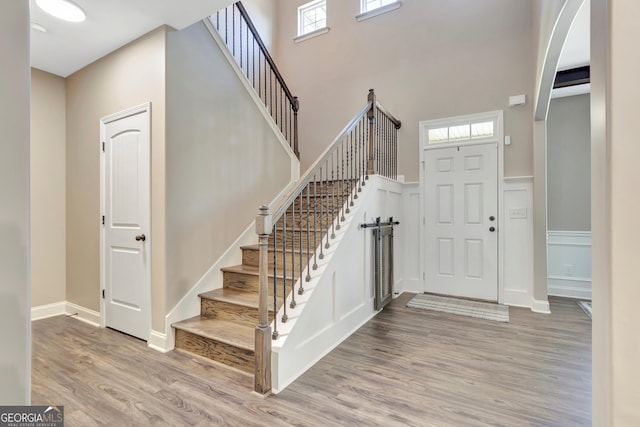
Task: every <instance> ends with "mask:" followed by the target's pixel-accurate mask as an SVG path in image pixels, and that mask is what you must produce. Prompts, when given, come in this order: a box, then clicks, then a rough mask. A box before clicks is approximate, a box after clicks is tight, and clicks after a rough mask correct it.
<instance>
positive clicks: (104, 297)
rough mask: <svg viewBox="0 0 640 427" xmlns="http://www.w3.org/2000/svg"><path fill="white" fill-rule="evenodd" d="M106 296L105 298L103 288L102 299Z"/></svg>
mask: <svg viewBox="0 0 640 427" xmlns="http://www.w3.org/2000/svg"><path fill="white" fill-rule="evenodd" d="M104 298H105V296H104V289H103V290H102V299H104Z"/></svg>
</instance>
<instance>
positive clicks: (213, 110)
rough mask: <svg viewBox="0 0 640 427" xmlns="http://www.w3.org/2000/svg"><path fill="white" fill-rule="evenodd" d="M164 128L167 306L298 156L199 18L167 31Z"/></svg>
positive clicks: (269, 195)
mask: <svg viewBox="0 0 640 427" xmlns="http://www.w3.org/2000/svg"><path fill="white" fill-rule="evenodd" d="M166 130H167V157H166V168H167V177H166V183H167V194H166V197H167V199H166V209H167V211H166V212H167V259H166V272H167V284H168V287H167V307H166V308H167V311H169V310H171V309H172V308H173V307H174V306H175V305H176V304H177V303H178V302H179V301H180V299H181V298H182V297H183V296H184V295H185V294H187V292H188V291H189V290H190V289H191V288H192V287H193V286H194V285H195V284H196V283H197V282H198V281H199V280H200V278H201V277H202V276H203V275H204V274H205V273H206V272H207V271H208V269H209V268H210V267H211V265H212V264H213V263H214V262H215V261H216V260H218V259H219V258H220V257H221V256H222V255H223V254H224V253H225V251H226V250H227V248H228V247H229V246H230V245H231V244H232V243H233V242H234V241H235V240H236V239H237V238H238V236H240V235H241V234H242V233H243V232H244V231H245V230H246V229H247V227H248V226H249V225H250V224H251V223H252V221H253V220H254V219H255V217H256V215H257V212H258V207H259V205H260V204H264V203H267V204H268V203H270V202H271V201H272V200H273V199H274V198H275V196H276V195H278V194H279V193H280V192H281V191H282V190H283V189H284V188H285V187H286V186H287V185H288V184H289V183H290V181H291V180H292V179H293V177H292V161H294V162H295V163H296V164H297V160H292V152H291V150H290V149H288V147H285V146H284V145H283V144H282V143H281V141H280V139H278V137H277V136H276V134H275V133H274V131H273V129H272V127H271V126H270V125H269V123H268V122H267V121H266V120H265V118H264V116H263V115H262V113H261V111H260V110H259V108H258V106H257V105H256V103H255V102H254V100H253V99H252V97H251V96H250V94H249V92H248V91H247V90H246V88H245V86H243V84H242V83H241V81H240V80H239V79H238V76H237V75H236V73H235V72H234V70H233V69H232V67H231V65H230V64H229V63H228V62H227V59H226V58H225V56H224V55H223V53H222V51H221V50H220V48H219V47H218V45H217V44H216V43H215V42H214V40H213V39H212V36H211V34H210V33H209V32H208V30H207V29H206V28H205V26H204V24H202V23H196V24H194V25H192V26H190V27H187V28H185V29H184V30H181V31H173V32H171V33H169V35H168V40H167V127H166ZM293 158H294V159H295V156H294V157H293ZM256 239H257V237H256Z"/></svg>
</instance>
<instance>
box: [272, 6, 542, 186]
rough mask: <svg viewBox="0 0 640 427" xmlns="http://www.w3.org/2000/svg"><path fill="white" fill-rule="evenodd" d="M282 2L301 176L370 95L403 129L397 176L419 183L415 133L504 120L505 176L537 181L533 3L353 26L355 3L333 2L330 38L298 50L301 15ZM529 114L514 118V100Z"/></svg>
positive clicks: (411, 10) (428, 9)
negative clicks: (444, 121) (494, 117)
mask: <svg viewBox="0 0 640 427" xmlns="http://www.w3.org/2000/svg"><path fill="white" fill-rule="evenodd" d="M305 1H306V0H295V1H292V0H278V2H277V5H278V10H277V12H278V37H277V44H276V61H277V63H278V64H279V66H280V67H281V70H282V72H283V74H284V77H285V79H286V80H287V82H288V84H289V85H290V87H291V90H292V91H293V93H294V95H297V96H299V97H300V131H301V134H300V135H301V136H300V152H301V155H302V163H303V164H302V169H303V170H304V169H306V167H307V166H308V165H309V164H310V163H311V162H313V160H315V158H316V157H317V156H318V155H319V154H320V153H321V152H322V150H323V149H324V148H325V147H326V146H327V145H328V144H329V143H330V142H331V141H332V140H333V138H334V137H335V136H336V135H337V134H338V132H339V131H340V130H341V129H342V128H343V127H344V126H345V125H346V124H347V123H348V121H349V120H350V119H351V118H353V116H354V115H355V114H356V113H357V112H358V111H359V110H360V108H361V107H362V106H363V105H364V104H365V102H366V95H367V91H368V89H369V88H375V89H376V92H377V94H378V100H379V101H380V102H381V103H382V104H383V105H384V106H385V107H387V109H389V110H390V111H391V112H392V113H393V114H394V115H395V116H396V117H398V118H399V119H400V120H402V129H401V130H400V135H399V138H400V141H399V144H400V148H399V173H400V174H405V175H406V178H407V180H409V181H417V180H418V175H419V174H418V170H419V168H418V161H417V159H418V145H419V144H418V123H419V122H420V121H422V120H430V119H437V118H442V117H450V116H457V115H463V114H471V113H478V112H484V111H492V110H501V109H503V110H504V113H505V116H504V117H505V134H506V135H510V136H511V137H512V141H513V144H512V145H511V146H510V147H507V149H506V150H505V174H506V175H507V176H515V175H531V174H532V171H533V169H532V168H533V165H532V158H531V147H532V145H531V132H532V129H531V116H532V103H531V97H532V95H533V76H534V74H533V70H532V65H533V61H532V56H531V54H530V52H531V46H532V43H533V42H532V33H531V5H530V2H528V1H521V0H519V1H513V0H483V1H482V2H478V1H462V0H455V1H436V0H421V1H405V2H403V5H402V7H401V8H400V9H398V10H396V11H393V12H390V13H387V14H384V15H381V16H378V17H375V18H373V19H370V20H367V21H364V22H357V21H356V20H355V16H356V15H357V14H358V13H359V4H360V2H359V1H358V0H328V2H327V8H328V12H327V13H328V21H329V23H328V25H329V27H330V28H331V30H330V31H329V33H327V34H324V35H321V36H319V37H316V38H313V39H310V40H307V41H304V42H301V43H297V44H296V43H294V41H293V38H294V37H295V35H296V29H297V6H299V5H301V4H303V3H305ZM518 94H526V95H527V96H528V99H529V100H530V101H529V102H528V103H527V105H525V106H522V107H516V108H509V106H508V98H509V96H511V95H518Z"/></svg>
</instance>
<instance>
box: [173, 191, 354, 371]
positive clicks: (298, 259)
mask: <svg viewBox="0 0 640 427" xmlns="http://www.w3.org/2000/svg"><path fill="white" fill-rule="evenodd" d="M355 184H356V181H355V180H351V181H341V182H340V183H339V184H337V185H336V184H334V182H332V181H325V182H321V183H318V182H316V183H310V184H309V186H314V187H315V188H309V190H310V191H309V193H307V192H306V191H303V192H302V193H301V194H302V196H301V197H299V198H298V199H296V202H294V204H293V205H292V206H290V207H289V209H288V210H287V214H286V215H284V216H283V217H282V218H281V219H280V220H279V221H278V222H277V223H276V224H275V229H276V231H278V232H277V233H275V234H272V235H271V237H270V240H269V256H268V259H269V279H270V281H273V278H274V271H275V278H276V283H277V294H276V299H275V301H276V304H275V305H276V307H273V306H272V307H269V321H272V320H273V313H274V312H275V311H274V309H275V310H280V308H281V306H282V304H283V301H284V297H283V295H284V293H283V292H282V289H283V288H285V286H284V284H285V282H286V290H287V293H286V295H287V296H289V294H290V292H291V289H292V288H293V287H294V285H295V283H296V282H297V280H298V279H299V277H300V273H301V272H302V271H303V270H304V269H305V268H307V267H308V266H310V268H313V260H310V259H309V257H310V256H311V257H313V253H314V252H315V249H316V247H319V246H320V245H323V244H326V243H325V242H326V241H327V233H329V234H330V233H331V229H330V227H331V225H332V224H333V223H334V220H335V219H336V217H337V216H339V215H340V212H342V208H343V206H344V205H345V204H347V205H348V204H349V201H348V200H349V195H350V194H351V193H352V191H353V188H354V186H355ZM312 192H313V195H311V193H312ZM301 207H302V209H301ZM321 230H324V231H321ZM274 236H278V237H274ZM284 236H286V240H285V238H284ZM314 238H315V239H314ZM275 239H277V240H275ZM274 240H275V242H274ZM314 245H315V246H314ZM308 248H309V250H307V249H308ZM241 249H242V264H241V265H236V266H230V267H225V268H222V273H223V286H222V288H220V289H215V290H212V291H209V292H205V293H202V294H200V295H199V297H200V315H199V316H196V317H193V318H191V319H187V320H184V321H182V322H178V323H174V324H173V325H172V326H173V327H174V328H175V331H176V334H175V347H176V348H177V349H180V350H184V351H188V352H191V353H194V354H197V355H200V356H203V357H206V358H208V359H211V360H214V361H216V362H219V363H222V364H225V365H227V366H230V367H232V368H236V369H239V370H241V371H244V372H247V373H251V374H253V373H254V359H255V353H254V346H255V327H256V325H257V324H258V306H259V304H258V302H259V301H258V290H259V269H258V267H259V265H258V264H259V256H258V255H259V247H258V245H257V244H256V245H250V246H244V247H242V248H241ZM308 254H311V255H308ZM274 264H275V270H274ZM302 283H304V278H303V281H302ZM296 292H298V290H296ZM269 300H270V301H271V300H273V289H270V290H269ZM280 320H281V321H282V319H280Z"/></svg>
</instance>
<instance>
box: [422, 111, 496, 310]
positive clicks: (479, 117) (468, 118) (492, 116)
mask: <svg viewBox="0 0 640 427" xmlns="http://www.w3.org/2000/svg"><path fill="white" fill-rule="evenodd" d="M485 120H495V122H496V129H495V134H494V135H493V136H492V137H491V138H484V139H481V140H467V141H456V142H450V143H443V144H431V145H430V144H429V141H428V129H429V128H431V127H444V126H455V125H456V124H460V123H470V122H471V123H473V122H480V121H485ZM418 126H419V144H418V149H419V151H420V153H419V158H420V165H419V173H420V177H419V185H420V278H421V280H422V289H423V291H424V290H425V289H426V285H425V282H424V277H425V275H426V260H425V253H426V225H425V222H424V218H425V211H424V205H425V199H426V185H425V176H424V163H425V152H426V151H427V150H431V149H438V148H448V147H458V146H467V145H478V144H489V143H492V144H493V143H495V144H496V145H497V147H498V150H497V156H498V163H497V165H498V171H497V172H498V173H497V180H498V181H497V183H496V184H497V186H498V206H497V212H498V230H500V227H501V225H502V224H504V219H505V218H504V215H503V212H502V211H503V209H502V206H503V205H504V111H503V110H496V111H487V112H483V113H476V114H468V115H463V116H454V117H446V118H440V119H434V120H424V121H421V122H420V123H419V124H418ZM503 264H504V233H498V284H497V285H498V302H499V303H504V277H503V272H502V267H501V266H502V265H503Z"/></svg>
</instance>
